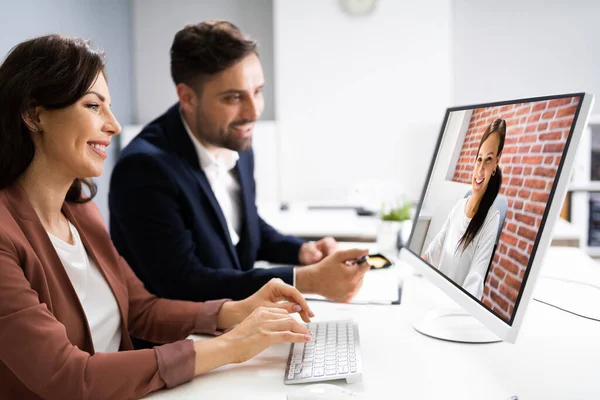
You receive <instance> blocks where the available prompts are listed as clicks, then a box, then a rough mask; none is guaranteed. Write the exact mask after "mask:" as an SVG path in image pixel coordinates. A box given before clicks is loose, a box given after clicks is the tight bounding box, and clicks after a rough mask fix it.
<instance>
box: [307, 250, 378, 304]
mask: <svg viewBox="0 0 600 400" xmlns="http://www.w3.org/2000/svg"><path fill="white" fill-rule="evenodd" d="M366 254H368V250H360V249H352V250H344V251H338V252H337V253H334V254H332V255H330V256H328V257H326V258H325V259H323V260H322V261H320V262H318V263H317V264H314V265H309V266H306V267H302V268H298V269H297V270H296V287H297V288H298V290H300V291H301V292H302V293H316V294H320V295H321V296H324V297H327V298H328V299H330V300H333V301H337V302H341V303H347V302H349V301H350V300H352V299H353V298H354V296H356V294H357V293H358V291H359V289H360V287H361V286H362V281H363V277H364V276H365V274H366V273H367V271H368V270H369V269H370V268H371V266H370V265H369V264H368V263H366V262H364V263H362V264H354V265H349V264H348V262H351V261H354V260H356V259H357V258H359V257H362V256H364V255H366Z"/></svg>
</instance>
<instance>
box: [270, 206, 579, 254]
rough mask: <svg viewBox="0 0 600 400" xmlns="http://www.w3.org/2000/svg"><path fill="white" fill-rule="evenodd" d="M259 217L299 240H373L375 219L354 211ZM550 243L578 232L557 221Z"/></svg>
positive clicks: (571, 241) (275, 212)
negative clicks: (328, 238)
mask: <svg viewBox="0 0 600 400" xmlns="http://www.w3.org/2000/svg"><path fill="white" fill-rule="evenodd" d="M259 211H260V215H261V217H262V218H263V219H264V220H265V221H267V222H268V223H269V224H270V225H272V226H273V227H274V228H276V229H277V230H279V231H280V232H282V233H285V234H286V235H294V236H298V237H303V238H311V239H314V238H322V237H325V236H333V237H335V238H337V239H338V240H340V241H363V242H372V241H375V240H376V239H377V227H378V225H379V219H378V218H376V217H361V216H359V215H357V214H356V212H355V211H354V210H308V209H307V208H306V207H304V206H291V207H290V209H289V210H287V211H280V210H279V209H277V208H276V207H273V206H271V207H261V209H260V210H259ZM552 240H553V241H555V242H556V241H559V242H558V243H560V244H561V245H573V246H574V247H579V246H577V245H576V244H578V243H580V240H581V234H580V232H579V231H578V230H577V229H576V228H575V227H574V226H573V225H572V224H571V223H570V222H568V221H565V220H564V219H562V218H559V219H558V220H557V222H556V224H555V226H554V235H553V238H552Z"/></svg>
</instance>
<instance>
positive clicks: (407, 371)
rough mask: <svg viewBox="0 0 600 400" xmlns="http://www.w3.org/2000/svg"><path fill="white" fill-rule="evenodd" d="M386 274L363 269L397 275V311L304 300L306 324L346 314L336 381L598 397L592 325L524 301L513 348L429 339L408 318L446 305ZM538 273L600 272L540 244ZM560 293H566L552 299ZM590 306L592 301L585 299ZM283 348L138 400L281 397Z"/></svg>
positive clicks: (542, 397) (437, 397)
mask: <svg viewBox="0 0 600 400" xmlns="http://www.w3.org/2000/svg"><path fill="white" fill-rule="evenodd" d="M394 268H395V269H390V270H387V271H386V270H380V271H370V272H369V273H389V274H399V275H401V276H403V278H404V289H403V296H402V304H401V305H342V304H334V303H327V302H311V307H312V308H313V310H314V311H315V313H316V315H317V318H316V319H315V321H319V320H333V319H343V318H352V319H354V320H355V321H357V322H358V324H359V335H360V343H361V354H362V359H363V380H362V381H361V382H358V383H355V384H346V383H345V382H344V381H336V384H338V385H342V386H345V387H347V388H349V389H351V390H353V391H354V392H356V393H357V394H358V396H359V398H361V399H373V400H375V399H410V400H418V399H428V400H469V399H473V400H506V399H507V398H508V397H509V396H511V395H517V396H519V399H520V400H531V399H534V400H574V399H577V400H587V399H589V400H597V399H600V380H599V379H598V366H599V365H600V322H596V321H591V320H586V319H583V318H580V317H576V316H574V315H571V314H567V313H565V312H563V311H560V310H557V309H555V308H552V307H549V306H547V305H544V304H541V303H538V302H535V301H533V302H532V303H531V304H530V305H529V309H528V313H527V315H526V317H525V320H524V322H523V325H522V329H521V333H520V335H519V337H518V339H517V342H516V344H506V343H494V344H484V345H473V344H458V343H450V342H444V341H441V340H437V339H432V338H429V337H427V336H424V335H421V334H419V333H417V332H416V331H415V330H414V329H413V328H412V321H413V320H414V319H415V318H416V317H418V316H420V315H422V313H424V312H426V311H428V310H430V309H432V308H437V307H448V306H452V305H451V304H450V300H449V299H448V298H447V296H445V295H444V294H443V293H442V292H441V291H440V290H439V289H437V288H436V287H435V286H433V285H431V284H430V283H429V282H428V281H427V280H426V279H425V278H422V277H417V276H415V275H413V274H412V269H411V267H410V266H408V265H405V264H398V265H396V266H395V267H394ZM543 268H544V269H543V270H542V275H548V276H554V277H556V276H563V277H568V278H569V279H578V280H585V281H586V282H589V283H592V282H594V283H595V284H596V285H598V284H600V271H599V268H600V267H599V266H598V264H596V263H595V262H594V261H593V260H592V259H591V258H589V257H588V256H587V255H586V254H585V253H583V251H581V250H580V249H575V248H566V247H565V248H563V247H555V248H550V249H549V251H548V253H547V254H546V261H545V263H544V267H543ZM540 279H541V278H540ZM539 282H542V280H540V281H539ZM574 290H575V292H576V291H577V288H575V289H574ZM536 292H537V290H536ZM561 295H562V297H567V296H572V295H573V293H572V292H570V291H567V292H565V293H562V294H557V295H556V297H557V298H560V297H561ZM535 296H536V294H535V292H534V297H535ZM599 300H600V295H597V296H596V297H595V298H594V299H591V300H590V301H595V302H596V303H595V304H599ZM288 352H289V344H281V345H277V346H274V347H272V348H270V349H268V350H267V351H265V352H264V353H262V354H261V355H259V356H257V357H256V358H254V359H252V360H250V361H247V362H245V363H243V364H239V365H229V366H225V367H221V368H219V369H216V370H214V371H212V372H210V373H208V374H206V375H204V376H200V377H197V378H196V379H194V380H193V381H192V382H189V383H187V384H184V385H182V386H179V387H177V388H175V389H171V390H164V391H160V392H156V393H154V394H151V395H150V396H148V398H150V399H152V400H158V399H201V398H202V399H232V400H233V399H235V400H239V399H261V400H283V399H285V395H286V394H287V393H290V392H292V391H295V390H298V389H299V387H298V386H286V385H284V384H283V375H284V372H285V364H286V361H287V357H288Z"/></svg>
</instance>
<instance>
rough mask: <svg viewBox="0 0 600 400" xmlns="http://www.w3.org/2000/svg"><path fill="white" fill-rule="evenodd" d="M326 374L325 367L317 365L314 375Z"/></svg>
mask: <svg viewBox="0 0 600 400" xmlns="http://www.w3.org/2000/svg"><path fill="white" fill-rule="evenodd" d="M324 374H325V368H323V367H315V371H314V376H323V375H324Z"/></svg>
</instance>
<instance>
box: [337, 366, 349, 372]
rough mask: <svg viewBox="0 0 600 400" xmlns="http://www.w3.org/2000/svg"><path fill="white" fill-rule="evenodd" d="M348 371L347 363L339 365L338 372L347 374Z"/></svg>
mask: <svg viewBox="0 0 600 400" xmlns="http://www.w3.org/2000/svg"><path fill="white" fill-rule="evenodd" d="M347 373H348V366H347V365H340V366H339V367H338V374H347Z"/></svg>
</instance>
